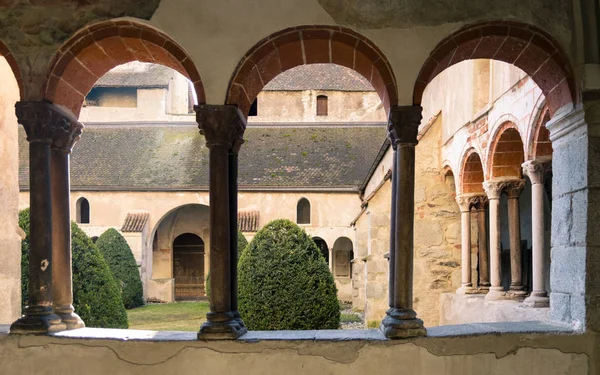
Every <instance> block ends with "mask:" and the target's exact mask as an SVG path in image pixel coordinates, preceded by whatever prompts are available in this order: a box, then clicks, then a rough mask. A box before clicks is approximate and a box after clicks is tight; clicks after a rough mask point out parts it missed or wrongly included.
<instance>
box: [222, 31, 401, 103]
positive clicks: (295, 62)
mask: <svg viewBox="0 0 600 375" xmlns="http://www.w3.org/2000/svg"><path fill="white" fill-rule="evenodd" d="M313 63H332V64H338V65H341V66H345V67H347V68H350V69H353V70H355V71H356V72H358V73H359V74H361V75H362V76H363V77H365V78H366V79H367V80H368V81H369V82H370V83H371V84H372V85H373V87H374V88H375V91H377V93H378V94H379V97H380V98H381V102H382V103H383V105H384V107H385V109H386V111H387V110H388V109H389V108H390V106H392V105H396V104H397V102H398V98H397V95H398V89H397V86H396V78H395V76H394V72H393V70H392V68H391V66H390V64H389V62H388V60H387V58H386V57H385V56H384V54H383V53H382V52H381V50H380V49H379V48H377V46H375V44H374V43H373V42H371V41H370V40H368V39H367V38H365V37H364V36H362V35H360V34H358V33H357V32H355V31H353V30H350V29H348V28H345V27H340V26H299V27H292V28H288V29H285V30H282V31H279V32H277V33H275V34H272V35H270V36H268V37H266V38H265V39H263V40H261V41H260V42H258V43H257V44H256V45H255V46H254V47H252V48H251V49H250V50H249V51H248V52H247V53H246V55H244V57H243V58H242V59H241V60H240V62H239V63H238V65H237V67H236V68H235V70H234V72H233V75H232V77H231V80H230V82H229V87H228V89H227V97H226V98H225V102H226V104H235V105H237V106H238V107H239V108H240V110H241V111H242V113H244V114H245V115H247V114H248V111H249V109H250V105H251V103H252V102H254V99H255V98H256V96H257V95H258V93H259V92H260V91H261V90H262V88H263V87H264V86H265V85H266V84H267V83H268V82H269V81H270V80H271V79H273V78H274V77H275V76H277V75H278V74H280V73H282V72H285V71H286V70H288V69H291V68H294V67H296V66H299V65H305V64H313Z"/></svg>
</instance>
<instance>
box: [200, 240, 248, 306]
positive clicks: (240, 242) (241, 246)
mask: <svg viewBox="0 0 600 375" xmlns="http://www.w3.org/2000/svg"><path fill="white" fill-rule="evenodd" d="M237 243H238V261H239V260H240V256H241V254H242V252H243V251H244V250H245V249H246V246H248V240H247V239H246V237H244V235H243V234H242V232H240V231H239V230H238V240H237ZM205 287H206V288H205V290H206V297H207V298H208V299H209V300H210V272H209V273H208V275H207V276H206V284H205Z"/></svg>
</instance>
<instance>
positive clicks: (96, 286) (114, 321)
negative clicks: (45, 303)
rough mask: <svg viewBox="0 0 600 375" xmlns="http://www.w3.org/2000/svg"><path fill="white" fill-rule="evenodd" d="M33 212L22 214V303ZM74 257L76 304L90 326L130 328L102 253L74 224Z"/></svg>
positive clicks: (76, 307) (26, 281) (114, 282)
mask: <svg viewBox="0 0 600 375" xmlns="http://www.w3.org/2000/svg"><path fill="white" fill-rule="evenodd" d="M29 213H30V212H29V209H25V210H23V211H21V212H20V213H19V226H20V227H21V228H22V229H23V231H25V235H26V237H25V240H23V242H21V252H22V257H21V288H22V290H23V299H22V303H23V305H25V304H26V303H27V286H28V280H27V276H28V274H29ZM71 242H72V244H71V249H72V254H73V305H74V306H75V311H76V312H77V313H78V314H79V316H80V317H81V319H83V321H84V322H85V324H86V326H87V327H101V328H127V327H128V323H127V313H126V312H125V308H124V307H123V302H122V301H121V293H120V290H119V287H118V286H117V283H116V281H115V279H114V278H113V276H112V274H111V272H110V269H109V268H108V265H107V264H106V262H105V261H104V258H103V257H102V254H101V253H100V251H99V250H98V248H97V247H96V246H95V245H94V243H93V242H92V240H91V239H90V238H89V237H88V236H87V235H86V234H85V233H84V232H83V231H82V230H81V229H80V228H79V227H78V226H77V224H75V223H71Z"/></svg>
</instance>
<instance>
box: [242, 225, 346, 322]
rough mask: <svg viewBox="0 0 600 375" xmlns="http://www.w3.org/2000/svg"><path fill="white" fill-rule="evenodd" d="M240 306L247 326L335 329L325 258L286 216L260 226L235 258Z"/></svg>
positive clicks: (332, 291) (335, 315)
mask: <svg viewBox="0 0 600 375" xmlns="http://www.w3.org/2000/svg"><path fill="white" fill-rule="evenodd" d="M238 285H239V293H238V296H239V309H240V314H241V316H242V319H243V320H244V322H245V323H246V325H247V326H248V328H249V329H252V330H286V329H293V330H300V329H338V328H339V324H340V310H339V303H338V300H337V289H336V287H335V282H334V280H333V276H332V274H331V272H330V271H329V268H328V266H327V264H326V263H325V258H323V255H322V254H321V252H320V251H319V249H318V247H317V245H316V244H315V243H314V241H313V240H312V239H311V237H310V236H308V235H307V234H306V232H305V231H304V230H303V229H301V228H300V227H299V226H298V225H296V224H294V223H292V222H291V221H289V220H283V219H282V220H275V221H272V222H271V223H269V224H267V225H266V226H265V227H264V228H262V229H261V230H260V231H258V233H257V234H256V236H255V237H254V239H253V240H252V241H251V242H250V244H249V245H248V247H247V248H246V250H245V251H244V252H243V253H242V257H241V259H240V262H239V281H238Z"/></svg>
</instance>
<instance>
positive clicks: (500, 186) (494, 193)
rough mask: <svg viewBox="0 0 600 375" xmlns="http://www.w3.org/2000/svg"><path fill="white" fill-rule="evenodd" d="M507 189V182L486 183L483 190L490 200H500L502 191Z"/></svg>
mask: <svg viewBox="0 0 600 375" xmlns="http://www.w3.org/2000/svg"><path fill="white" fill-rule="evenodd" d="M505 187H506V181H485V182H484V183H483V190H485V194H486V195H487V197H488V199H500V195H502V190H504V188H505Z"/></svg>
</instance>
